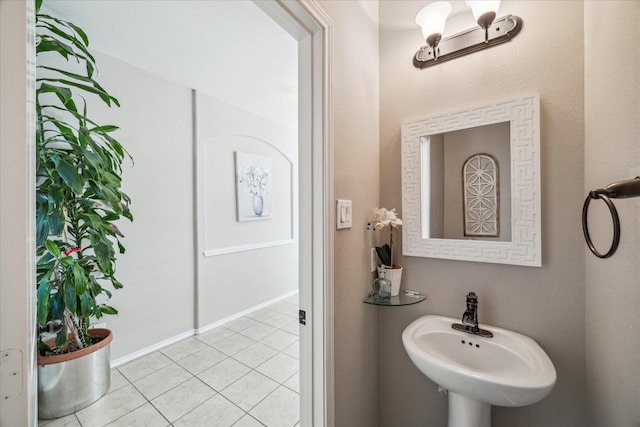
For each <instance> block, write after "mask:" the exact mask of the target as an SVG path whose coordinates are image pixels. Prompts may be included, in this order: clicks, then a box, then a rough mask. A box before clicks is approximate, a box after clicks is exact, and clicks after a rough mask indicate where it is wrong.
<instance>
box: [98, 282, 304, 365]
mask: <svg viewBox="0 0 640 427" xmlns="http://www.w3.org/2000/svg"><path fill="white" fill-rule="evenodd" d="M297 293H298V290H297V289H296V290H294V291H291V292H287V293H286V294H283V295H280V296H278V297H276V298H273V299H270V300H269V301H265V302H263V303H260V304H258V305H255V306H253V307H251V308H248V309H246V310H243V311H241V312H238V313H235V314H233V315H231V316H228V317H225V318H224V319H221V320H218V321H217V322H214V323H210V324H208V325H207V326H204V327H202V328H198V329H190V330H188V331H185V332H183V333H181V334H178V335H176V336H174V337H171V338H169V339H166V340H164V341H161V342H159V343H157V344H153V345H150V346H149V347H145V348H143V349H141V350H138V351H136V352H134V353H131V354H128V355H126V356H123V357H119V358H117V359H115V360H112V361H111V367H112V368H116V367H118V366H120V365H124V364H125V363H128V362H131V361H132V360H135V359H137V358H139V357H142V356H146V355H147V354H149V353H153V352H154V351H157V350H160V349H162V348H164V347H166V346H169V345H171V344H175V343H177V342H178V341H182V340H183V339H185V338H189V337H191V336H193V335H200V334H203V333H205V332H208V331H210V330H212V329H214V328H217V327H218V326H222V325H224V324H225V323H229V322H231V321H232V320H236V319H238V318H240V317H243V316H246V315H247V314H250V313H253V312H254V311H258V310H260V309H262V308H265V307H267V306H269V305H271V304H274V303H276V302H278V301H282V300H283V299H285V298H289V297H290V296H293V295H295V294H297Z"/></svg>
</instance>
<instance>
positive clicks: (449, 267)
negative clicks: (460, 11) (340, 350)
mask: <svg viewBox="0 0 640 427" xmlns="http://www.w3.org/2000/svg"><path fill="white" fill-rule="evenodd" d="M423 6H424V2H423V1H381V2H380V21H381V22H380V152H381V159H384V160H381V162H380V174H381V177H382V179H381V203H382V204H383V205H384V206H386V207H398V206H400V205H401V174H400V167H399V165H400V125H401V123H402V122H403V121H405V120H408V119H411V118H415V117H428V116H430V115H435V114H438V113H439V112H447V111H457V110H459V109H461V108H465V107H473V106H475V105H479V104H483V103H485V102H487V101H489V102H490V101H493V100H495V101H497V100H503V99H509V98H511V97H514V96H520V95H524V94H530V93H535V92H537V93H539V94H540V100H541V115H540V120H541V134H540V136H541V164H542V171H541V176H542V191H541V197H542V218H541V219H542V233H543V234H542V267H541V268H533V267H521V266H509V265H497V264H487V263H473V262H464V261H451V260H440V259H431V258H417V257H402V258H401V259H400V260H399V261H400V263H402V265H403V267H404V272H403V279H402V280H403V287H405V288H408V289H416V290H418V291H420V292H424V293H425V294H426V295H427V296H428V298H427V300H426V301H425V302H423V303H421V304H417V305H413V306H408V307H402V308H400V309H398V310H382V311H380V315H381V318H380V328H379V333H380V343H381V345H380V400H379V404H380V408H381V415H380V417H381V420H380V425H382V426H403V427H412V426H423V425H425V423H426V424H429V425H434V426H435V425H445V423H446V416H447V400H446V399H445V398H443V397H442V396H440V395H439V394H438V392H437V386H436V385H435V384H434V383H433V382H431V381H430V380H428V379H426V377H424V376H423V375H422V374H420V372H419V371H418V370H417V369H416V368H415V367H414V366H413V364H412V363H411V361H410V360H409V358H408V357H407V355H406V353H405V351H404V349H403V347H402V342H401V339H400V337H401V334H402V330H403V329H404V328H405V327H406V326H407V325H408V324H409V323H410V322H411V321H413V320H414V319H416V318H417V317H419V316H420V315H423V314H441V315H447V316H452V317H460V316H462V313H463V311H464V297H465V295H466V293H467V292H468V291H475V292H476V293H477V294H478V295H479V298H480V304H479V319H480V322H483V323H487V324H491V325H496V326H499V327H505V328H507V329H511V330H515V331H518V332H521V333H524V334H526V335H529V336H530V337H532V338H534V339H535V340H536V341H537V342H538V343H539V344H540V345H541V346H542V348H543V349H545V351H546V352H547V353H548V354H549V357H550V358H551V360H552V361H553V363H554V365H555V367H556V369H557V372H558V382H557V384H556V385H555V388H554V389H553V391H552V392H551V394H550V395H549V396H548V397H547V398H546V399H544V400H543V401H541V402H540V403H537V404H535V405H532V406H529V407H525V408H494V410H493V425H494V426H495V427H500V426H509V427H515V426H580V425H583V424H584V419H583V414H584V410H585V403H584V392H583V390H584V340H585V335H584V334H585V333H584V317H585V310H584V295H585V294H584V292H585V291H584V249H583V248H584V246H583V245H584V243H583V239H582V231H581V228H580V209H581V207H582V202H583V200H584V199H583V187H584V186H583V183H582V182H583V149H584V141H583V140H584V138H583V132H584V105H583V82H582V75H583V48H584V46H583V40H582V38H583V24H582V21H583V7H584V6H583V2H581V1H562V2H541V1H504V2H503V3H502V5H501V7H500V13H499V14H500V16H502V15H506V14H509V13H511V14H514V15H517V16H520V17H521V18H522V19H523V21H524V26H523V28H522V31H521V32H520V34H518V36H517V37H516V38H515V39H514V40H513V41H511V42H509V43H506V44H503V45H500V46H496V47H493V48H491V49H487V50H485V51H482V52H477V53H474V54H472V55H469V56H465V57H463V58H458V59H455V60H453V61H448V62H445V63H442V64H440V65H437V66H434V67H430V68H426V69H422V70H420V69H417V68H415V67H414V66H413V64H412V62H411V58H412V56H413V55H414V54H415V52H416V50H417V49H418V47H419V46H420V43H421V37H420V31H419V28H418V27H417V26H415V25H413V24H412V19H413V18H414V17H415V14H416V13H417V11H418V10H419V9H420V8H421V7H423ZM403 11H404V12H406V13H407V14H406V17H405V18H404V20H402V22H403V23H404V24H403V25H399V24H398V20H396V21H393V19H394V18H397V17H398V16H399V13H400V12H403ZM463 18H466V19H468V21H467V23H466V27H467V28H470V27H472V26H473V25H475V23H474V20H473V16H472V14H471V13H469V12H467V13H466V15H464V16H462V15H460V16H458V17H455V18H454V20H455V19H463ZM616 28H617V25H616ZM382 343H384V345H382Z"/></svg>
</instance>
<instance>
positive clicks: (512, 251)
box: [402, 94, 542, 267]
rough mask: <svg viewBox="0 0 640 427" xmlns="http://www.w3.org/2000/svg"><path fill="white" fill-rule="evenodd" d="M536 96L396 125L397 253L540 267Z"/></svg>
mask: <svg viewBox="0 0 640 427" xmlns="http://www.w3.org/2000/svg"><path fill="white" fill-rule="evenodd" d="M540 215H541V211H540V97H539V95H537V94H534V95H529V96H524V97H519V98H515V99H509V100H505V101H502V102H494V103H491V104H485V105H482V106H478V107H473V108H468V109H465V110H460V111H455V112H452V113H445V114H439V115H435V116H431V117H427V118H422V119H417V120H412V121H407V122H405V123H403V125H402V217H403V222H404V225H403V228H402V253H403V254H404V255H408V256H419V257H429V258H444V259H455V260H463V261H476V262H490V263H499V264H513V265H525V266H531V267H540V266H541V265H542V253H541V252H542V251H541V218H540Z"/></svg>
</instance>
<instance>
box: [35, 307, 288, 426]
mask: <svg viewBox="0 0 640 427" xmlns="http://www.w3.org/2000/svg"><path fill="white" fill-rule="evenodd" d="M275 304H278V310H274V309H270V306H269V307H264V308H262V309H261V311H263V312H270V313H272V314H273V315H271V316H268V317H265V318H263V320H264V321H263V320H257V319H254V318H252V317H249V315H246V316H243V317H240V318H238V319H235V320H240V319H248V320H250V321H251V322H249V323H251V324H250V325H249V326H247V327H245V328H240V330H233V329H231V328H228V327H225V326H224V325H220V326H218V327H216V328H214V329H212V330H210V331H207V332H205V333H204V334H201V335H193V336H192V337H188V338H185V339H184V340H181V341H178V342H177V343H173V344H171V345H168V346H166V347H163V348H162V349H158V350H156V351H154V352H153V353H149V354H148V355H145V356H143V357H147V356H151V355H153V354H156V353H157V354H160V355H162V356H163V357H164V358H166V359H167V360H168V361H169V363H168V364H166V365H164V366H161V367H160V368H154V369H153V370H152V371H151V372H149V373H147V374H146V375H144V376H142V377H140V378H137V379H136V380H135V381H132V380H131V379H130V378H129V377H127V375H125V374H124V372H123V370H121V368H123V367H126V366H127V365H128V364H130V363H135V362H136V361H139V360H140V359H142V358H140V359H136V360H133V361H131V362H128V363H127V364H124V365H122V366H118V367H115V368H113V369H114V370H115V371H114V372H117V373H118V375H120V376H121V377H122V378H123V379H124V381H125V382H124V383H123V384H124V385H121V386H120V387H118V388H117V389H114V390H109V393H112V392H113V393H116V392H118V391H119V390H121V389H123V388H125V387H126V386H127V385H131V386H132V388H133V389H134V390H135V391H136V393H138V394H139V395H140V396H142V398H143V402H142V403H141V404H140V405H138V406H136V407H135V408H133V409H131V410H129V411H127V412H126V413H125V414H122V415H120V416H118V417H117V418H115V419H113V420H109V421H107V422H105V423H103V424H102V427H104V426H106V425H108V424H111V423H114V422H116V421H118V420H120V419H122V418H124V417H126V416H128V415H129V414H131V413H133V412H134V411H136V410H138V409H140V408H141V407H143V406H145V405H146V404H147V403H148V404H149V405H150V407H151V408H153V410H154V411H155V412H157V413H158V415H160V416H161V417H162V419H164V421H165V422H166V423H167V425H168V426H173V425H174V423H176V422H178V421H179V420H180V419H182V418H183V417H185V416H187V415H188V414H190V413H192V412H193V411H195V410H196V409H197V408H199V407H200V406H202V405H204V404H205V403H206V402H208V401H209V400H210V399H213V398H214V397H216V396H217V395H220V397H221V398H222V399H224V400H225V401H227V402H229V403H231V404H232V405H233V406H234V407H236V408H238V409H239V410H240V411H241V412H242V415H241V416H240V418H238V419H237V420H236V421H234V422H233V423H232V424H231V426H233V425H236V424H237V423H238V422H239V421H240V419H242V418H244V417H245V416H248V417H250V418H252V419H253V420H254V421H255V422H257V423H258V424H260V425H262V426H265V424H264V423H263V422H262V421H260V420H259V419H257V418H256V417H255V416H253V415H252V414H250V411H252V410H254V409H255V408H257V407H258V406H259V405H260V404H262V403H263V402H264V401H265V400H267V399H269V397H271V396H272V395H274V393H276V391H277V390H279V389H280V388H281V387H282V388H284V389H286V390H289V391H290V392H293V393H296V394H297V395H299V394H300V393H299V391H296V390H294V389H293V388H292V387H290V386H288V385H285V383H286V382H288V381H289V380H291V379H292V378H293V377H295V376H296V375H299V374H300V370H299V366H298V369H297V370H296V371H295V372H294V373H293V374H291V375H289V376H287V378H286V379H284V380H283V381H279V380H276V379H274V378H272V377H270V376H269V375H267V374H265V373H263V372H260V371H258V368H260V367H261V366H263V365H264V364H266V363H267V362H269V361H271V360H272V359H274V358H276V357H278V356H280V355H283V356H285V357H288V358H292V359H296V360H297V363H298V364H299V362H300V357H299V356H298V357H296V356H294V355H291V354H288V353H285V351H286V350H289V348H290V347H292V345H293V344H294V343H296V342H297V343H298V345H299V343H300V336H299V334H296V333H293V332H290V330H291V328H292V326H291V323H292V322H293V321H295V320H297V315H294V314H293V313H292V314H288V311H287V308H286V307H285V306H283V305H284V304H286V305H288V306H290V307H291V310H292V311H293V310H295V309H296V307H297V306H298V305H297V304H293V303H289V302H287V301H279V302H277V303H274V305H275ZM267 314H268V313H267ZM275 315H279V316H284V317H287V318H289V319H290V321H289V322H286V323H284V321H283V320H282V321H278V320H275V321H274V322H272V323H276V324H280V325H281V326H274V324H270V323H267V322H268V321H269V319H272V318H274V317H275ZM238 324H242V322H238ZM261 326H267V327H269V328H272V329H273V331H271V332H269V333H268V334H267V335H265V336H264V337H261V338H260V339H255V338H252V337H251V336H249V335H245V334H247V333H251V332H249V330H250V329H252V328H255V327H261ZM220 328H224V329H226V330H227V331H228V332H230V334H229V335H227V336H224V337H222V338H220V339H218V340H216V341H214V342H212V343H208V342H205V341H203V340H202V339H201V337H203V336H205V335H206V334H208V333H210V332H213V331H216V330H219V329H220ZM285 328H288V329H289V330H287V329H285ZM243 332H244V333H243ZM279 332H284V333H285V334H288V335H292V336H293V337H295V340H294V341H292V342H291V343H290V344H286V345H284V344H279V343H278V341H277V340H274V342H272V343H271V345H269V344H267V343H265V342H264V340H266V339H268V338H269V337H272V336H273V335H274V334H278V333H279ZM235 335H239V336H241V337H242V338H244V339H247V340H250V341H251V343H250V344H248V345H247V346H245V347H243V348H242V349H241V350H238V351H235V352H234V353H233V354H227V353H225V352H223V351H221V350H219V349H218V348H216V347H215V344H216V343H219V342H222V341H223V340H226V339H228V338H230V337H233V336H235ZM274 338H275V337H274ZM189 339H197V340H198V341H199V342H200V343H202V344H204V346H203V347H202V348H199V349H197V350H195V351H192V352H189V351H188V350H185V352H186V353H188V354H185V355H181V354H180V353H179V352H180V351H181V350H182V349H179V350H177V351H176V354H177V355H178V356H175V355H174V357H177V358H176V359H174V358H173V357H171V356H169V354H170V353H171V350H170V348H171V347H172V346H176V345H179V344H180V343H183V342H184V341H186V340H189ZM283 342H285V341H282V340H281V341H280V343H283ZM254 344H259V345H262V346H264V347H266V348H268V349H270V350H272V351H275V353H274V354H272V355H270V356H267V357H266V358H265V359H264V360H261V359H260V357H259V356H258V358H259V359H260V361H259V362H258V364H257V365H256V366H255V367H252V366H249V365H247V364H246V363H244V362H242V361H241V360H238V358H236V357H239V355H240V354H242V353H243V352H245V351H246V350H247V349H248V348H249V347H252V346H254ZM274 345H277V346H278V347H274ZM280 347H282V348H280ZM187 348H188V346H187ZM207 349H213V350H215V351H217V352H219V353H220V354H222V355H223V356H224V357H223V358H222V359H221V360H218V361H217V362H215V363H213V364H212V365H211V366H208V367H206V368H205V369H202V370H200V372H199V373H197V374H196V373H193V372H191V371H190V370H188V369H187V368H185V367H184V366H182V365H181V362H184V360H185V359H187V358H189V357H191V356H195V355H197V354H198V353H200V352H202V351H205V350H207ZM165 351H166V352H167V353H165ZM228 359H231V360H233V361H234V362H236V363H239V364H240V365H242V366H243V367H245V368H247V369H249V370H248V372H246V373H244V374H242V375H240V376H239V377H237V378H235V379H233V381H232V382H231V383H230V384H227V385H226V386H225V387H224V388H222V389H221V390H220V391H218V390H216V389H215V388H213V387H212V386H210V385H209V384H208V383H207V382H206V381H204V380H203V379H202V378H201V377H200V375H202V374H203V373H204V372H206V371H207V370H208V369H211V368H212V367H214V366H216V365H218V364H220V363H222V362H224V361H226V360H228ZM247 360H248V359H247ZM154 363H155V361H154ZM160 363H163V362H162V361H160ZM172 365H174V366H175V367H177V368H180V369H181V370H184V371H185V372H186V373H187V374H188V377H187V378H185V379H184V380H182V381H179V382H178V383H177V384H175V385H174V386H172V387H171V388H170V389H168V390H165V391H163V392H162V393H160V394H159V395H158V396H155V397H154V398H153V399H149V398H148V397H147V396H146V395H145V394H144V393H143V392H142V390H141V389H140V388H139V387H138V386H137V385H136V384H135V382H138V381H140V380H142V379H144V378H146V377H149V376H150V375H153V374H156V373H158V372H159V371H161V370H162V369H166V368H168V367H170V366H172ZM198 369H200V368H198ZM125 371H126V369H125ZM281 372H283V371H281ZM251 373H256V374H258V375H260V376H263V377H264V378H267V379H268V380H270V381H273V382H274V383H275V384H276V386H275V388H274V389H273V390H271V391H269V392H268V393H267V394H266V395H265V396H263V397H261V398H260V399H259V400H258V401H257V402H256V403H255V404H253V405H252V406H251V407H250V408H249V409H248V410H244V409H243V408H242V407H240V406H239V405H238V404H236V403H235V402H233V401H232V400H231V399H229V398H227V397H226V396H225V395H224V394H223V392H224V390H226V389H228V388H229V387H231V386H233V385H234V384H235V383H237V382H238V381H240V380H241V379H243V378H245V377H246V376H247V375H249V374H251ZM283 373H284V372H283ZM129 374H132V372H129ZM134 376H135V375H134ZM194 378H195V379H197V381H199V382H200V383H202V385H204V386H206V387H207V388H208V389H209V390H210V391H213V395H212V396H210V397H208V398H207V399H205V400H204V401H203V402H200V403H198V404H197V405H196V406H194V407H193V408H191V409H189V410H188V411H187V412H185V413H184V414H182V415H181V416H180V417H179V418H178V419H177V420H175V421H173V422H171V421H169V419H168V418H167V416H165V414H163V413H162V411H161V410H160V408H159V407H156V405H154V403H153V402H152V400H155V399H158V398H159V397H161V396H163V395H165V394H167V393H170V392H172V391H174V390H175V389H176V388H178V387H180V386H182V385H184V384H185V383H186V382H187V381H190V380H192V379H194ZM147 393H150V391H149V390H148V391H147ZM77 414H78V413H77V412H75V413H73V416H74V419H75V421H76V422H77V425H78V426H80V427H83V425H82V423H81V421H80V418H79V417H78V415H77ZM297 423H299V419H298V421H297ZM47 424H49V422H47ZM294 424H295V423H294ZM41 425H42V426H44V425H45V424H44V423H42V424H41Z"/></svg>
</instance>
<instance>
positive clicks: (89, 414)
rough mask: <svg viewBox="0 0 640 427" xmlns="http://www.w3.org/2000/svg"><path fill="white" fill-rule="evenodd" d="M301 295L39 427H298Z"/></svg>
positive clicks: (122, 370)
mask: <svg viewBox="0 0 640 427" xmlns="http://www.w3.org/2000/svg"><path fill="white" fill-rule="evenodd" d="M298 371H299V344H298V295H294V296H292V297H289V298H287V299H285V300H282V301H280V302H277V303H275V304H272V305H270V306H268V307H266V308H263V309H261V310H258V311H255V312H253V313H251V314H248V315H247V316H246V317H241V318H239V319H236V320H233V321H231V322H229V323H227V324H225V325H224V326H220V327H217V328H215V329H213V330H211V331H209V332H206V333H204V334H202V335H195V336H193V337H189V338H187V339H185V340H182V341H180V342H178V343H176V344H172V345H170V346H168V347H165V348H163V349H161V350H158V351H155V352H153V353H151V354H148V355H146V356H143V357H141V358H139V359H136V360H134V361H132V362H129V363H127V364H125V365H121V366H119V367H117V368H113V369H112V370H111V389H110V390H109V392H108V393H107V394H106V395H105V396H104V397H103V398H102V399H100V400H98V401H97V402H96V403H94V404H93V405H91V406H88V407H86V408H84V409H82V410H80V411H78V412H76V413H74V414H71V415H68V416H66V417H63V418H58V419H55V420H46V421H45V420H40V422H39V424H38V425H39V427H44V426H46V427H102V426H109V427H116V426H118V427H125V426H126V427H131V426H136V427H137V426H148V427H156V426H158V427H166V426H176V427H183V426H194V427H230V426H233V427H253V426H256V427H260V426H267V427H294V426H296V427H299V419H300V414H299V406H300V403H299V402H300V397H299V392H300V383H299V378H300V377H299V372H298Z"/></svg>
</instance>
